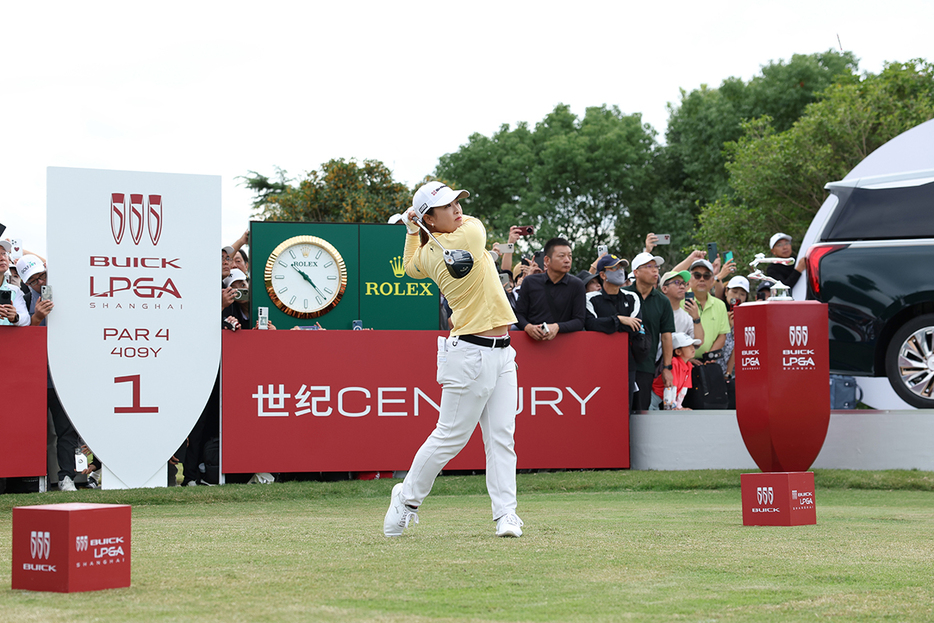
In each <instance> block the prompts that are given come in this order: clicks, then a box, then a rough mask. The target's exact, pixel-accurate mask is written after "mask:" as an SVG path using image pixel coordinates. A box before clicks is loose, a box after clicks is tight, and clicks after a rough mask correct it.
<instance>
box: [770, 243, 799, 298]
mask: <svg viewBox="0 0 934 623" xmlns="http://www.w3.org/2000/svg"><path fill="white" fill-rule="evenodd" d="M769 246H770V247H771V248H772V255H773V256H775V257H780V258H782V259H785V258H789V257H791V236H789V235H788V234H782V233H778V234H775V235H774V236H772V239H771V240H769ZM805 268H807V260H806V258H804V257H803V256H802V257H801V259H799V260H798V263H797V265H792V266H785V265H784V264H769V265H768V268H766V269H765V274H766V275H768V276H769V277H771V278H772V279H778V280H779V281H781V282H782V283H784V284H785V285H786V286H788V287H789V288H792V287H794V285H795V284H796V283H798V279H799V278H800V277H801V273H802V272H803V271H804V269H805Z"/></svg>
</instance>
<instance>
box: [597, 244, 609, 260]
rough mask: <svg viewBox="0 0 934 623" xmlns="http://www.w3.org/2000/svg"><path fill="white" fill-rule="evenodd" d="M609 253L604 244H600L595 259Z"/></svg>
mask: <svg viewBox="0 0 934 623" xmlns="http://www.w3.org/2000/svg"><path fill="white" fill-rule="evenodd" d="M609 252H610V250H609V249H608V248H607V246H606V245H605V244H601V245H598V246H597V257H602V256H604V255H606V254H607V253H609Z"/></svg>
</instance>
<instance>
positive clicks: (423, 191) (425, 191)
mask: <svg viewBox="0 0 934 623" xmlns="http://www.w3.org/2000/svg"><path fill="white" fill-rule="evenodd" d="M469 196H470V193H469V192H467V191H466V190H454V189H453V188H451V187H450V186H448V185H447V184H444V183H443V182H428V183H427V184H423V185H422V187H421V188H419V189H418V190H417V191H415V196H414V197H413V198H412V207H414V208H415V214H417V215H418V218H422V217H423V216H425V213H426V212H428V210H430V209H431V208H437V207H438V206H446V205H448V204H449V203H452V202H453V201H455V200H457V199H463V198H464V197H469Z"/></svg>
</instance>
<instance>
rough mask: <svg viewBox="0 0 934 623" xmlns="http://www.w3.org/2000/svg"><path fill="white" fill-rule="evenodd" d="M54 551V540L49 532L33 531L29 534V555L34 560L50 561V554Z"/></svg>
mask: <svg viewBox="0 0 934 623" xmlns="http://www.w3.org/2000/svg"><path fill="white" fill-rule="evenodd" d="M51 549H52V538H51V535H49V533H48V532H42V531H39V532H37V531H35V530H33V531H32V532H31V533H30V534H29V553H30V555H32V557H33V559H36V558H38V559H39V560H42V559H43V558H44V559H46V560H48V559H49V552H50V551H51Z"/></svg>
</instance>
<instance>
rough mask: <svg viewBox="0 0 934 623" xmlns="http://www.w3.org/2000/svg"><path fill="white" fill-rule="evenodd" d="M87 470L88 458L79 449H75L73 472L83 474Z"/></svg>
mask: <svg viewBox="0 0 934 623" xmlns="http://www.w3.org/2000/svg"><path fill="white" fill-rule="evenodd" d="M87 468H88V457H87V455H86V454H85V453H84V452H82V451H81V449H80V448H75V471H76V472H83V471H84V470H86V469H87Z"/></svg>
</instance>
